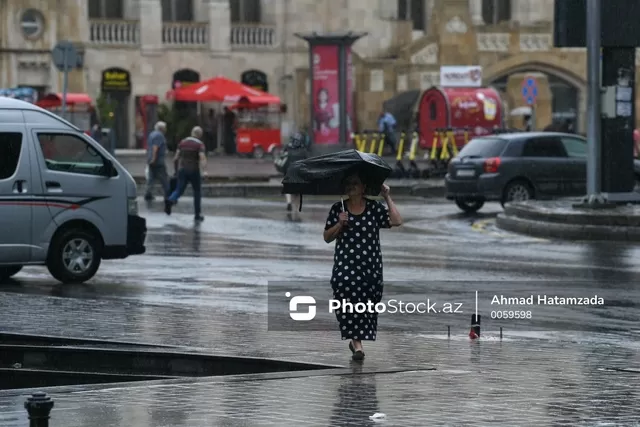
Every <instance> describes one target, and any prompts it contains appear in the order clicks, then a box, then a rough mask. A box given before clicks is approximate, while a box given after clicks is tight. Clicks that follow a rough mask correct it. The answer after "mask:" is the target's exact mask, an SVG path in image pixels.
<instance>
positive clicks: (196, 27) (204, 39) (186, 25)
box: [162, 22, 209, 47]
mask: <svg viewBox="0 0 640 427" xmlns="http://www.w3.org/2000/svg"><path fill="white" fill-rule="evenodd" d="M162 43H163V44H165V45H171V46H183V47H186V46H195V47H206V46H208V45H209V24H208V23H202V24H200V23H193V22H170V23H169V22H165V23H164V24H163V25H162Z"/></svg>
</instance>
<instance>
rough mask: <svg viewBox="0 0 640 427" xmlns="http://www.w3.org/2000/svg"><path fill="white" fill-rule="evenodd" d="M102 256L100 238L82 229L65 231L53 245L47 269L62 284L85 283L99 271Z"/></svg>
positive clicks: (57, 237)
mask: <svg viewBox="0 0 640 427" xmlns="http://www.w3.org/2000/svg"><path fill="white" fill-rule="evenodd" d="M101 255H102V244H101V242H100V239H99V238H98V236H95V235H94V234H93V233H91V232H88V231H85V230H82V229H70V230H65V231H63V232H62V233H61V234H60V235H59V236H56V238H55V239H54V241H53V242H52V244H51V248H50V250H49V258H48V260H47V268H48V269H49V272H50V273H51V275H52V276H53V277H54V278H55V279H57V280H59V281H60V282H62V283H84V282H86V281H87V280H89V279H91V278H92V277H93V276H94V275H95V274H96V272H97V271H98V268H99V267H100V262H101Z"/></svg>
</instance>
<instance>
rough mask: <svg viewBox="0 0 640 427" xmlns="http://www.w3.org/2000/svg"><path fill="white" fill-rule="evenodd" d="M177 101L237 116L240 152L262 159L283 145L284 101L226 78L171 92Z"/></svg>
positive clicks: (170, 97) (219, 136) (237, 145)
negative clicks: (212, 106)
mask: <svg viewBox="0 0 640 427" xmlns="http://www.w3.org/2000/svg"><path fill="white" fill-rule="evenodd" d="M167 98H168V99H171V100H174V101H184V102H205V103H216V104H217V105H218V108H217V109H218V114H219V115H220V114H221V113H222V112H223V110H224V108H225V107H226V108H228V109H229V110H232V111H234V112H235V113H236V123H235V128H236V152H237V153H238V154H245V155H246V154H252V155H253V156H254V157H257V158H260V157H262V156H264V154H265V153H271V154H275V150H279V149H280V147H281V145H282V142H281V133H280V121H281V109H280V98H278V97H277V96H274V95H270V94H268V93H265V92H262V91H259V90H257V89H254V88H251V87H249V86H245V85H243V84H241V83H239V82H236V81H234V80H231V79H227V78H226V77H221V76H219V77H214V78H212V79H209V80H205V81H203V82H199V83H194V84H192V85H189V86H187V87H182V88H176V89H173V90H170V91H169V92H167ZM222 137H223V135H222V126H218V140H220V141H221V140H222Z"/></svg>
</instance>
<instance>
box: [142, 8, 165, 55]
mask: <svg viewBox="0 0 640 427" xmlns="http://www.w3.org/2000/svg"><path fill="white" fill-rule="evenodd" d="M139 1H140V24H139V25H140V51H141V53H142V54H143V55H154V54H156V55H157V54H159V53H160V52H161V51H162V48H163V45H162V3H161V2H160V0H139Z"/></svg>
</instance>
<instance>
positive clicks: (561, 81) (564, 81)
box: [483, 52, 587, 132]
mask: <svg viewBox="0 0 640 427" xmlns="http://www.w3.org/2000/svg"><path fill="white" fill-rule="evenodd" d="M584 59H585V55H584V54H583V53H582V52H579V53H577V54H575V53H572V54H568V55H565V56H564V57H559V56H558V55H557V54H555V53H552V54H550V53H548V52H547V53H543V52H540V53H536V54H531V53H529V54H520V55H515V56H512V57H509V58H507V59H505V60H503V61H500V62H498V63H495V64H491V65H490V66H488V67H486V68H485V69H484V72H483V74H484V76H483V80H484V82H485V83H484V84H485V85H492V84H495V83H498V82H501V83H503V82H504V80H506V78H508V76H509V75H512V74H517V73H527V72H539V73H543V74H545V75H547V76H548V78H549V80H550V86H551V82H553V87H550V90H551V92H552V93H553V94H558V96H559V97H566V96H568V95H567V93H568V94H569V96H572V97H573V99H571V100H570V101H569V103H571V104H572V107H571V110H573V111H574V112H573V115H574V116H575V118H574V119H572V120H575V121H576V124H577V128H576V130H577V131H579V132H583V131H584V129H585V117H586V116H585V114H586V110H587V105H586V79H585V78H584V74H583V72H584V62H585V61H584ZM560 93H562V94H561V95H560ZM556 101H557V102H554V104H555V105H554V106H553V112H554V114H555V115H556V116H558V117H560V116H562V115H563V114H565V115H566V114H568V113H567V112H566V111H564V112H560V111H557V112H556V109H560V108H562V107H560V106H559V104H558V102H559V101H563V102H565V103H566V101H567V100H565V99H557V100H556ZM565 109H566V105H565ZM565 118H570V117H567V116H565ZM558 119H559V118H558Z"/></svg>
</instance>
